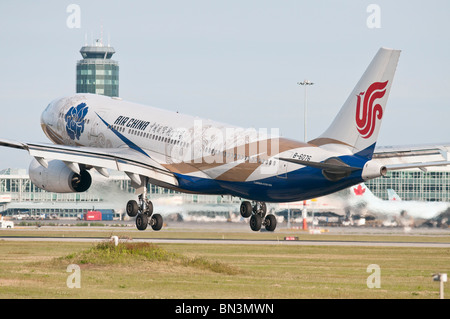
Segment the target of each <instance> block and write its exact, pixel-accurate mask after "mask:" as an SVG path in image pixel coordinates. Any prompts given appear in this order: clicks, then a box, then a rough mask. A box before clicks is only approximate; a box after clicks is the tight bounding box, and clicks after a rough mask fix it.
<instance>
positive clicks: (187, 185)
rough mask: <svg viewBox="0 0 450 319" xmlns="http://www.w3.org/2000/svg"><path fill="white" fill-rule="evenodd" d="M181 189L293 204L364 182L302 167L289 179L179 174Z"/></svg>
mask: <svg viewBox="0 0 450 319" xmlns="http://www.w3.org/2000/svg"><path fill="white" fill-rule="evenodd" d="M176 175H177V178H178V181H179V188H180V190H182V191H186V192H195V193H201V194H220V195H232V196H236V197H241V198H243V199H249V200H255V201H263V202H291V201H298V200H305V199H310V198H314V197H318V196H323V195H327V194H330V193H334V192H336V191H339V190H341V189H344V188H347V187H349V186H351V185H354V184H357V183H359V182H361V181H362V179H361V174H360V173H358V172H355V173H352V174H351V175H350V176H348V177H346V178H344V179H342V180H340V181H339V183H336V182H333V181H330V180H327V179H326V178H325V177H324V176H323V175H322V172H321V170H319V169H315V168H310V167H306V168H302V169H298V170H296V171H293V172H290V173H288V174H287V175H286V176H284V175H281V176H272V177H269V178H264V179H260V180H254V181H229V180H214V179H205V178H198V177H192V176H187V175H181V174H176Z"/></svg>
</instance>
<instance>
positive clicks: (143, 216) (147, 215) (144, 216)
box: [127, 187, 163, 230]
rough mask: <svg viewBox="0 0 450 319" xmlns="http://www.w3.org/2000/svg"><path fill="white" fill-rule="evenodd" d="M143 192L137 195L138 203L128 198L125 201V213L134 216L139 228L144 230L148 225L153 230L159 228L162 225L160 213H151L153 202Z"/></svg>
mask: <svg viewBox="0 0 450 319" xmlns="http://www.w3.org/2000/svg"><path fill="white" fill-rule="evenodd" d="M146 189H147V187H145V192H144V193H143V194H140V195H139V203H137V202H136V201H135V200H130V201H128V203H127V214H128V216H130V217H136V227H137V229H139V230H146V229H147V226H148V225H150V226H151V227H152V229H153V230H160V229H161V228H162V225H163V218H162V216H161V215H160V214H153V204H152V202H151V201H150V200H148V199H147V198H146V197H145V194H146Z"/></svg>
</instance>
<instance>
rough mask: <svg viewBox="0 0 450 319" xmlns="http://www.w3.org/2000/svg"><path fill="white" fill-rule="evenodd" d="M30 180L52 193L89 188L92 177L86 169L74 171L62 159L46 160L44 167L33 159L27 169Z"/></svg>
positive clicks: (78, 191) (80, 190)
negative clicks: (78, 172) (78, 171)
mask: <svg viewBox="0 0 450 319" xmlns="http://www.w3.org/2000/svg"><path fill="white" fill-rule="evenodd" d="M28 174H29V176H30V179H31V181H32V182H33V184H34V185H36V186H37V187H39V188H41V189H43V190H46V191H48V192H53V193H80V192H85V191H87V190H88V189H89V187H90V186H91V184H92V177H91V175H90V174H89V172H88V171H86V170H81V172H80V174H77V173H74V172H73V171H72V170H70V169H69V168H68V167H67V166H66V164H64V163H63V162H62V161H58V160H53V161H49V162H48V167H47V168H45V167H43V166H42V165H41V164H39V163H38V161H36V159H33V161H32V162H31V163H30V167H29V169H28Z"/></svg>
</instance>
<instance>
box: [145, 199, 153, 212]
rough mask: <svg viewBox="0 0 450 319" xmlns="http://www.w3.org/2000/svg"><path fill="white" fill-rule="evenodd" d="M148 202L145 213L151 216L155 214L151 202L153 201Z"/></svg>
mask: <svg viewBox="0 0 450 319" xmlns="http://www.w3.org/2000/svg"><path fill="white" fill-rule="evenodd" d="M146 204H147V209H146V211H145V213H146V214H147V215H148V216H151V215H152V214H153V203H152V202H151V201H149V200H148V201H147V202H146Z"/></svg>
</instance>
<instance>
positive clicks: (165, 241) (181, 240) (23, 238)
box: [0, 236, 450, 248]
mask: <svg viewBox="0 0 450 319" xmlns="http://www.w3.org/2000/svg"><path fill="white" fill-rule="evenodd" d="M1 240H5V241H48V242H92V243H96V242H104V241H107V240H109V239H108V238H97V237H34V236H31V237H28V236H3V237H0V241H1ZM121 242H147V243H155V244H199V245H204V244H213V245H217V244H223V245H291V246H359V247H364V246H366V247H420V248H450V243H440V242H395V241H343V240H342V241H339V240H284V238H280V239H279V240H242V239H195V238H133V239H127V240H121Z"/></svg>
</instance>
